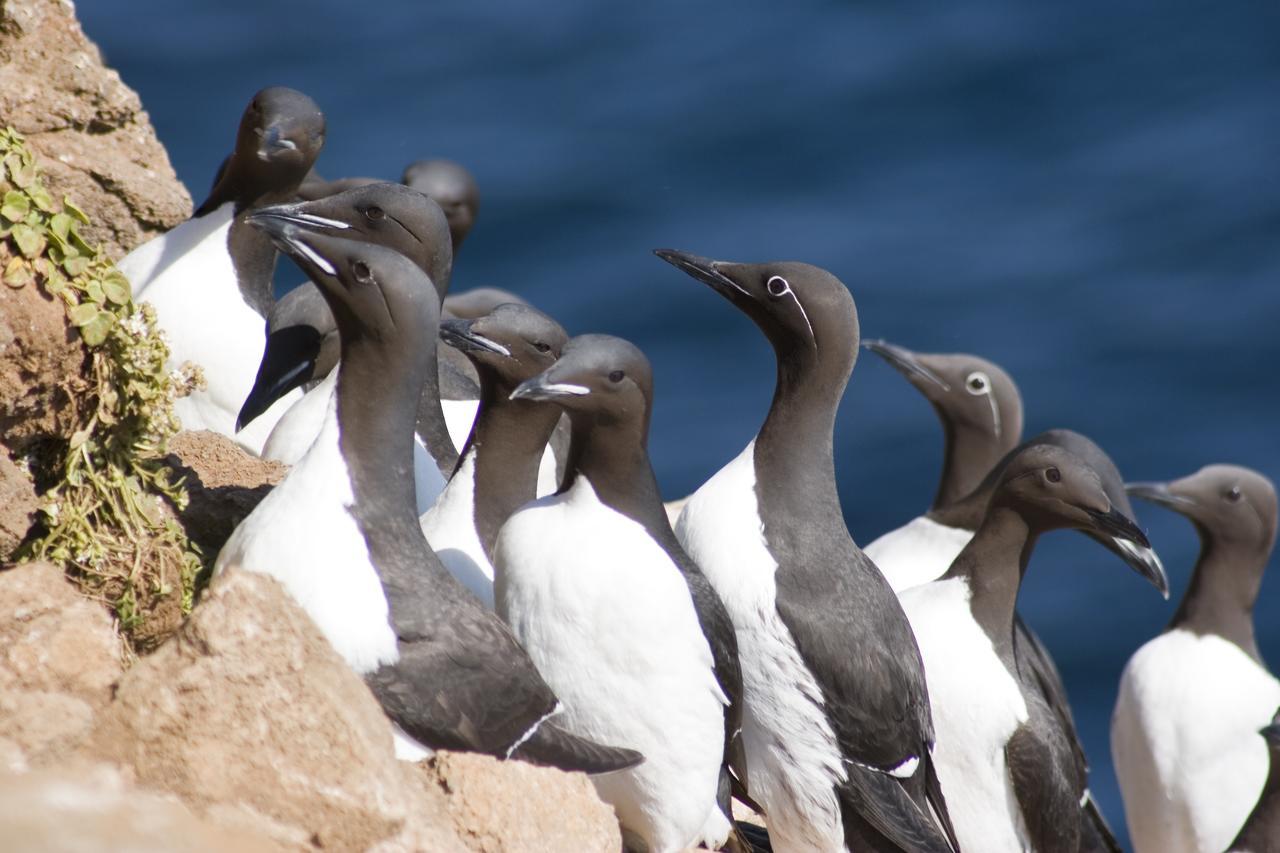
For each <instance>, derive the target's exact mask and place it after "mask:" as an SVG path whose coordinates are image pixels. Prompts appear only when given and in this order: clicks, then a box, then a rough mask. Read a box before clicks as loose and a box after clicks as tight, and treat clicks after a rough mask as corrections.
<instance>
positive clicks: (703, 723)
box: [494, 335, 743, 853]
mask: <svg viewBox="0 0 1280 853" xmlns="http://www.w3.org/2000/svg"><path fill="white" fill-rule="evenodd" d="M511 397H512V399H513V400H517V401H519V400H529V401H544V402H551V403H555V404H556V405H557V406H559V407H561V408H563V409H564V411H565V412H566V413H568V415H569V419H570V423H571V424H572V439H571V442H570V450H569V457H570V459H569V470H568V474H567V475H566V478H565V482H564V484H563V486H562V488H561V490H560V491H559V492H558V493H557V494H555V495H554V496H551V497H547V498H543V499H541V500H538V501H535V502H533V503H531V504H529V505H527V506H525V507H523V508H521V509H520V510H518V511H517V512H516V513H515V514H514V515H512V516H511V518H510V519H509V520H508V521H507V522H506V524H504V525H503V527H502V530H501V532H500V533H499V535H498V541H497V544H496V546H495V549H494V565H495V567H496V578H495V595H496V599H497V606H498V612H499V613H500V614H501V615H502V616H503V618H504V619H506V621H507V624H509V625H510V626H511V628H512V631H513V632H514V633H515V635H516V637H517V638H518V639H520V641H521V642H522V644H523V645H524V647H525V648H526V649H527V650H528V651H529V654H530V656H531V657H532V658H533V660H534V662H535V663H537V665H538V669H539V671H540V672H541V673H542V674H543V675H544V676H545V677H546V679H547V681H548V682H550V683H551V685H552V687H553V688H554V689H555V690H556V692H557V694H558V695H559V696H560V698H561V700H562V701H563V702H564V704H565V717H564V720H565V722H564V725H565V727H566V728H568V729H569V730H571V731H573V732H575V733H576V734H579V735H582V736H584V737H588V738H591V739H593V740H604V741H607V742H610V743H619V744H624V745H626V746H629V747H631V748H634V749H637V750H639V751H640V752H642V753H644V755H645V763H644V764H643V765H641V766H640V767H637V768H635V769H634V770H631V771H629V772H627V773H620V774H616V775H613V776H610V777H608V778H601V779H597V780H595V783H596V790H597V792H598V793H599V794H600V797H601V798H602V799H603V800H604V801H605V802H607V803H610V804H611V805H612V806H613V807H614V810H615V811H616V812H617V813H618V818H619V821H620V822H621V824H622V827H623V830H624V834H625V835H626V836H627V837H629V838H631V839H636V838H638V839H639V840H640V841H641V842H643V845H644V847H646V848H647V849H648V850H650V851H654V853H663V852H664V851H679V850H684V849H686V848H689V847H695V846H698V845H699V844H706V845H707V846H708V847H710V848H712V849H718V848H719V847H721V846H722V845H724V843H725V842H726V841H727V840H728V838H729V835H730V833H731V831H732V822H731V821H732V814H731V812H730V810H729V788H730V784H731V780H730V776H729V771H728V769H727V768H726V764H728V763H730V762H731V761H733V757H734V756H739V755H740V752H739V750H738V745H737V741H738V735H739V728H740V720H741V695H742V680H741V679H742V675H741V670H740V668H739V666H738V660H737V643H736V638H735V635H734V630H733V626H732V624H731V623H730V621H729V617H728V614H727V613H726V612H725V609H724V605H723V604H722V603H721V602H720V600H719V598H718V597H717V596H716V594H715V592H714V591H713V590H712V588H711V586H710V585H709V584H708V583H707V581H706V578H705V577H704V576H703V575H702V573H701V571H700V570H699V569H698V567H697V566H696V565H695V564H694V563H693V562H692V561H691V560H690V559H689V557H688V555H686V554H685V552H684V551H683V550H682V549H681V548H680V546H679V544H678V543H677V542H676V539H675V534H674V533H673V532H672V530H671V527H670V525H669V524H668V523H667V517H666V513H665V512H664V511H663V507H662V497H661V495H660V493H659V491H658V483H657V480H656V478H655V477H654V474H653V468H652V466H651V465H650V462H649V456H648V452H647V450H646V445H647V442H648V433H649V417H650V412H651V410H652V405H653V376H652V371H651V369H650V366H649V362H648V359H646V358H645V357H644V354H643V353H641V352H640V350H639V349H637V348H636V347H635V346H634V345H632V344H631V343H629V342H627V341H624V340H622V339H620V338H615V337H611V336H608V335H583V336H580V337H577V338H574V339H572V340H571V341H569V343H567V344H566V345H565V347H564V351H563V354H562V355H561V357H560V358H559V359H558V360H557V361H556V363H555V364H554V365H553V366H552V367H550V368H549V369H548V370H546V371H545V372H543V373H541V374H539V375H538V376H536V377H534V378H532V379H528V380H526V381H525V382H523V383H521V384H520V385H519V386H518V387H517V388H516V389H515V391H514V392H512V394H511ZM737 770H738V772H742V770H743V768H742V766H741V763H740V762H739V763H737Z"/></svg>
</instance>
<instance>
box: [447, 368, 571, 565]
mask: <svg viewBox="0 0 1280 853" xmlns="http://www.w3.org/2000/svg"><path fill="white" fill-rule="evenodd" d="M479 373H480V406H479V408H478V409H477V410H476V422H475V426H474V427H472V430H471V436H470V437H469V438H468V439H467V443H466V446H465V447H463V449H462V458H463V459H466V458H467V456H468V455H470V456H472V457H473V458H474V460H475V473H474V478H475V479H474V490H473V508H472V513H473V518H474V520H475V525H476V534H477V536H479V538H480V544H481V545H482V546H483V547H484V551H485V553H486V554H492V553H493V546H494V544H495V543H496V542H497V540H498V531H499V530H500V529H501V528H502V525H503V524H504V523H505V522H506V520H507V519H508V518H510V517H511V514H512V513H514V512H515V511H516V510H517V509H519V508H520V507H522V506H524V505H525V504H527V503H528V502H529V501H531V500H533V499H534V498H536V497H537V494H538V471H539V468H540V466H541V465H542V454H543V452H544V450H545V449H546V446H547V442H548V441H549V440H550V438H551V433H552V432H553V431H554V430H555V428H556V422H557V421H559V420H560V408H559V407H558V406H553V405H549V404H547V403H535V402H531V401H529V400H512V399H509V395H510V394H511V392H512V391H513V390H514V386H511V385H507V384H505V383H502V382H501V381H500V380H499V379H498V378H497V377H496V376H495V375H493V373H492V372H491V371H488V370H484V369H481V370H480V371H479Z"/></svg>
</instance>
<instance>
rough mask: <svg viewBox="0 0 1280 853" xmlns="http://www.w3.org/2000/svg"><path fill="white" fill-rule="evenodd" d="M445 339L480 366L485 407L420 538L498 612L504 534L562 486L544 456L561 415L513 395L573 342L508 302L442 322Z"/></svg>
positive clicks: (552, 324)
mask: <svg viewBox="0 0 1280 853" xmlns="http://www.w3.org/2000/svg"><path fill="white" fill-rule="evenodd" d="M440 337H441V338H442V339H443V340H444V341H445V343H447V344H449V345H450V346H452V347H454V348H456V349H458V350H459V351H460V352H463V353H465V354H466V355H467V357H468V358H470V359H471V361H472V362H473V363H474V364H475V366H476V373H477V374H479V377H480V406H479V408H478V409H477V411H476V421H475V424H474V425H473V426H472V428H471V435H470V436H469V437H468V438H467V443H466V444H465V445H464V446H463V448H462V455H461V456H460V457H459V459H458V467H457V469H456V470H455V471H454V472H453V476H452V477H450V478H449V483H448V485H447V486H445V488H444V491H443V492H442V493H441V494H440V497H439V498H438V499H437V500H436V502H435V504H434V505H433V506H432V507H431V508H430V509H428V510H427V511H426V512H425V513H423V514H422V518H421V519H420V520H421V524H422V532H423V535H425V536H426V537H427V542H428V543H430V545H431V547H432V549H433V550H434V551H435V552H436V554H438V555H439V557H440V560H441V562H443V563H444V564H445V566H446V567H447V568H448V569H449V571H451V572H453V574H454V576H455V577H456V578H458V579H459V580H461V581H462V582H463V584H465V585H466V587H467V589H469V590H471V591H472V592H473V593H475V594H476V597H477V598H479V599H480V600H481V601H482V602H483V603H484V605H485V606H486V607H489V608H492V607H493V547H494V544H495V543H496V541H497V539H498V530H499V529H500V528H501V527H502V525H503V523H504V522H506V520H507V519H508V518H510V517H511V514H512V513H513V512H515V511H516V510H517V509H519V508H520V507H522V506H524V505H525V504H527V503H529V502H530V501H532V500H533V499H534V498H535V497H537V496H538V495H539V494H550V493H552V492H554V491H555V490H556V489H557V488H558V485H559V484H558V481H557V480H556V470H555V465H554V463H552V462H551V460H550V457H549V456H548V455H547V454H546V447H547V441H548V440H549V439H550V438H551V433H552V431H554V430H555V428H556V423H557V422H558V421H559V420H560V411H559V409H557V408H556V407H555V406H547V405H540V404H538V403H534V402H531V401H528V400H519V399H515V400H513V399H511V393H512V392H513V391H515V389H516V386H518V385H519V384H520V383H521V382H524V381H525V380H526V379H532V378H533V377H534V376H537V375H538V374H539V373H541V372H542V371H544V370H546V369H547V368H548V367H550V366H551V365H552V364H554V363H555V360H556V359H557V358H559V357H560V350H561V348H562V347H563V346H564V345H565V342H566V341H568V339H569V336H568V335H567V334H565V331H564V329H562V328H561V327H560V324H559V323H557V322H556V321H555V320H552V319H551V318H550V317H548V316H547V315H546V314H543V313H542V312H541V311H539V310H537V309H536V308H533V307H530V306H528V305H521V304H517V303H506V304H502V305H499V306H497V307H496V308H494V309H493V311H492V312H490V313H489V314H487V315H485V316H483V317H479V318H477V319H474V320H457V319H453V320H445V321H443V322H441V324H440Z"/></svg>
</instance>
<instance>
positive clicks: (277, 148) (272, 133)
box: [258, 124, 298, 160]
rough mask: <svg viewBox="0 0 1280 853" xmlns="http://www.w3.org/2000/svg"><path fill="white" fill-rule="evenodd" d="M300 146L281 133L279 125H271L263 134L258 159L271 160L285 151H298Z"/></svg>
mask: <svg viewBox="0 0 1280 853" xmlns="http://www.w3.org/2000/svg"><path fill="white" fill-rule="evenodd" d="M297 150H298V146H297V144H296V143H295V142H294V141H293V140H292V139H289V138H288V137H286V136H285V135H284V134H283V133H281V131H280V127H279V126H278V125H274V124H273V125H271V126H270V127H268V128H267V129H266V130H265V131H263V133H262V144H260V145H259V146H258V159H259V160H270V159H271V158H272V157H275V156H278V155H279V154H281V153H283V152H285V151H297Z"/></svg>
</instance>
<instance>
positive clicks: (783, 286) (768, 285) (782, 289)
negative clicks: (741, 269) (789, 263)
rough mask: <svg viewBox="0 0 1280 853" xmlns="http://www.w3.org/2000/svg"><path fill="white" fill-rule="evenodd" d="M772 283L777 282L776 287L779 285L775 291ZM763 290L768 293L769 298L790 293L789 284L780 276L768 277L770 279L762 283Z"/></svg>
mask: <svg viewBox="0 0 1280 853" xmlns="http://www.w3.org/2000/svg"><path fill="white" fill-rule="evenodd" d="M774 282H777V283H778V285H780V286H779V287H778V289H777V290H774V286H775V285H774ZM764 289H765V290H767V291H768V292H769V295H770V296H773V297H778V296H785V295H786V294H788V293H790V292H791V283H790V282H788V281H787V280H786V279H785V278H783V277H782V276H780V275H775V276H772V277H770V279H769V280H768V281H766V282H765V283H764Z"/></svg>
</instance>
